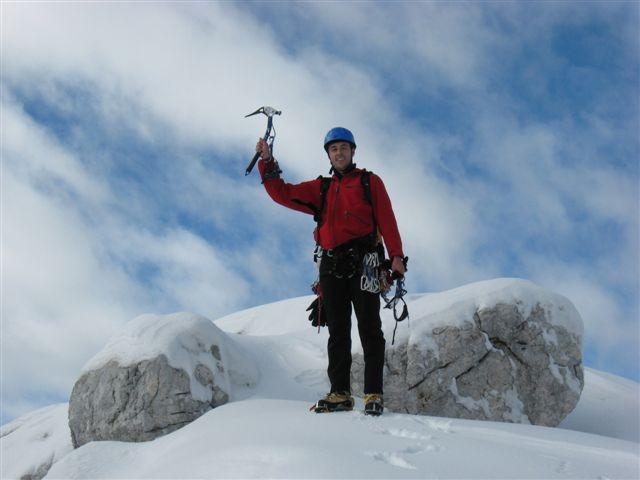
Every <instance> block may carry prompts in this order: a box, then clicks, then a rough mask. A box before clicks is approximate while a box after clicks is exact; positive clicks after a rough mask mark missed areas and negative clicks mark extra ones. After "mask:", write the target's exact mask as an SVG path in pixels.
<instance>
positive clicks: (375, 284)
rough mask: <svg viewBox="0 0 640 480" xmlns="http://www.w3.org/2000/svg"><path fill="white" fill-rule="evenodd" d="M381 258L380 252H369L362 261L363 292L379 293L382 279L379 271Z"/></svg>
mask: <svg viewBox="0 0 640 480" xmlns="http://www.w3.org/2000/svg"><path fill="white" fill-rule="evenodd" d="M378 267H380V258H379V257H378V252H368V253H366V254H365V255H364V257H363V259H362V276H361V277H360V290H362V291H363V292H371V293H379V292H380V279H379V277H378V271H379V268H378Z"/></svg>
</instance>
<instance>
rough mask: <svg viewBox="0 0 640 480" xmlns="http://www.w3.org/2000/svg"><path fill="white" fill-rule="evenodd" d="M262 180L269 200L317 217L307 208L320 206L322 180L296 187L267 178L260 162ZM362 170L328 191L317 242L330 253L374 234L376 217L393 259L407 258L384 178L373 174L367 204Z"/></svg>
mask: <svg viewBox="0 0 640 480" xmlns="http://www.w3.org/2000/svg"><path fill="white" fill-rule="evenodd" d="M258 168H259V170H260V176H261V177H262V179H263V183H264V188H265V189H266V190H267V193H268V194H269V196H270V197H271V198H272V199H273V200H274V201H275V202H277V203H279V204H280V205H284V206H285V207H288V208H291V209H293V210H297V211H299V212H304V213H308V214H310V215H313V214H314V211H313V209H311V208H310V207H309V206H307V205H305V204H311V205H314V206H316V207H319V206H320V184H321V182H322V181H321V180H320V179H319V178H317V179H315V180H311V181H308V182H302V183H298V184H296V185H293V184H290V183H285V182H284V180H282V179H281V178H279V177H277V178H272V179H266V180H265V178H264V172H265V164H264V162H263V161H262V160H260V161H259V162H258ZM361 173H362V170H360V169H358V168H356V169H353V170H352V171H350V172H348V173H346V174H345V175H335V174H334V175H333V177H332V178H331V184H330V185H329V189H328V190H327V193H326V197H325V202H324V208H323V210H322V223H321V224H320V228H319V230H317V231H316V232H315V233H314V235H315V239H316V242H318V244H319V245H320V246H321V247H322V248H324V249H330V248H335V247H337V246H339V245H342V244H344V243H346V242H348V241H350V240H353V239H356V238H360V237H364V236H366V235H369V234H370V233H373V229H374V223H373V217H374V216H375V219H376V222H377V224H378V229H379V230H380V233H381V234H382V238H383V240H384V244H385V246H386V249H387V253H388V255H389V257H390V258H393V257H403V256H404V254H403V251H402V240H401V239H400V232H399V231H398V224H397V223H396V217H395V215H394V213H393V208H392V207H391V200H390V199H389V195H388V194H387V190H386V189H385V187H384V183H382V180H381V179H380V177H378V176H377V175H376V174H374V173H371V176H370V185H371V204H369V202H367V200H366V199H365V195H364V188H363V187H362V184H361V183H360V175H361Z"/></svg>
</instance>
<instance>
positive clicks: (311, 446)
mask: <svg viewBox="0 0 640 480" xmlns="http://www.w3.org/2000/svg"><path fill="white" fill-rule="evenodd" d="M510 285H511V286H512V287H513V288H514V289H519V288H520V289H522V291H523V292H524V291H526V292H531V289H530V285H532V284H528V282H525V283H523V281H520V280H509V279H501V280H499V281H492V282H483V283H482V284H475V285H472V286H467V287H463V288H462V289H456V290H457V293H452V292H455V291H452V292H444V293H443V294H428V295H411V296H408V297H407V300H408V303H409V309H410V312H411V315H412V317H411V322H412V323H411V330H409V329H408V328H407V327H404V326H403V325H404V324H401V325H400V327H399V328H398V334H403V335H409V334H410V333H411V335H414V334H415V332H414V328H415V327H418V328H420V326H421V325H420V324H421V322H423V321H424V322H431V321H434V317H433V316H432V315H430V313H434V312H438V311H439V312H444V313H445V314H448V320H451V321H454V322H455V321H458V320H459V318H460V317H459V316H458V315H459V314H460V313H461V312H462V311H466V310H468V309H469V308H470V307H471V306H474V307H475V305H476V304H477V303H478V301H477V300H476V302H471V301H470V300H469V298H471V297H474V296H475V298H476V299H480V302H487V303H489V302H493V301H495V300H496V298H500V299H504V301H507V300H508V297H509V296H512V295H514V294H513V291H511V292H510V291H509V286H510ZM536 288H537V287H536ZM492 292H493V293H492ZM539 293H541V295H543V296H544V299H545V301H544V303H545V305H544V308H547V309H558V311H561V313H562V315H560V320H559V321H560V322H563V324H564V325H565V326H567V327H569V328H571V330H572V331H573V332H576V333H581V323H579V316H578V317H577V318H578V322H576V320H575V318H573V315H574V313H573V311H572V306H571V304H570V303H568V304H565V303H564V300H563V299H562V297H558V296H555V295H552V294H549V293H548V292H539ZM529 295H530V293H527V294H523V296H522V298H520V297H519V298H520V300H521V303H520V306H519V308H521V309H523V310H522V311H525V310H526V309H530V308H532V307H533V303H534V302H533V298H529ZM312 299H313V297H312V296H306V297H299V298H294V299H290V300H285V301H282V302H277V303H274V304H270V305H265V306H261V307H256V308H252V309H249V310H246V311H243V312H237V313H235V314H233V315H229V316H227V317H224V318H221V319H218V320H216V321H215V322H214V323H215V326H213V324H212V322H210V321H209V320H207V319H204V318H203V317H198V316H195V315H190V314H186V313H181V314H176V315H174V316H154V315H148V316H143V317H139V318H138V319H134V320H133V321H132V322H130V324H129V325H128V326H127V328H125V329H124V330H123V332H121V333H120V334H119V335H117V336H115V337H114V338H113V339H111V340H110V341H109V342H108V344H107V346H106V347H105V349H104V350H103V351H102V352H100V353H99V354H98V355H96V356H95V357H94V358H93V359H92V360H91V361H90V362H89V363H88V364H87V365H86V366H85V369H84V371H86V370H88V369H91V368H95V367H96V366H99V365H101V364H104V363H107V362H109V361H111V360H117V361H119V362H122V363H127V362H133V361H136V360H139V359H142V358H149V356H150V355H152V354H153V353H154V352H158V351H162V352H164V353H165V354H167V356H168V358H169V362H170V363H171V364H172V365H174V366H179V365H182V366H183V367H185V370H187V371H191V370H190V369H192V368H193V360H187V356H186V355H185V352H187V351H192V352H194V351H195V352H201V351H204V350H206V349H207V348H208V345H209V344H210V342H214V340H215V341H221V339H222V342H223V344H224V345H225V347H224V349H225V350H226V353H225V354H224V355H228V356H227V358H225V361H231V362H236V363H235V364H234V368H235V369H236V370H237V373H238V374H239V375H242V374H244V377H245V378H251V379H253V382H254V385H253V386H252V387H250V388H249V387H247V386H246V385H241V384H240V383H241V382H240V383H238V384H234V385H233V391H232V396H231V398H232V400H233V401H231V402H230V403H228V404H226V405H223V406H221V407H218V408H216V409H214V410H211V411H210V412H208V413H206V414H205V415H203V416H202V417H200V418H199V419H197V420H196V421H194V422H192V423H191V424H189V425H187V426H186V427H184V428H182V429H180V430H178V431H176V432H173V433H171V434H169V435H167V436H165V437H161V438H158V439H156V440H154V441H151V442H144V443H124V442H92V443H89V444H87V445H84V446H82V447H81V448H79V449H77V450H73V449H72V447H71V439H70V433H69V429H68V425H67V405H66V404H65V405H54V406H51V407H48V408H45V409H42V410H39V411H36V412H33V413H31V414H29V415H26V416H24V417H21V418H19V419H17V420H15V421H13V422H11V423H9V424H7V425H4V426H3V427H2V429H1V431H0V435H1V436H2V439H1V440H2V441H1V460H2V461H1V462H0V463H1V472H0V473H1V477H2V478H3V479H5V478H7V479H11V478H20V477H23V476H25V475H29V474H33V473H34V472H36V471H37V470H38V468H40V467H41V466H42V465H44V466H45V467H47V466H48V465H49V464H51V463H53V466H52V467H51V469H50V470H49V473H48V475H47V477H46V478H60V479H62V478H64V479H73V478H87V479H88V478H91V479H94V478H95V479H98V478H113V479H116V478H149V479H151V478H154V479H155V478H158V479H159V478H371V479H375V478H562V479H564V478H576V479H577V478H639V477H640V467H639V462H640V454H639V449H640V444H639V442H640V435H639V420H640V419H639V415H638V405H639V403H638V398H639V395H640V386H639V385H638V384H637V383H635V382H632V381H629V380H625V379H623V378H620V377H616V376H614V375H611V374H608V373H605V372H600V371H596V370H592V369H585V387H584V390H583V393H582V397H581V399H580V402H579V404H578V406H577V408H576V409H575V410H574V412H572V413H571V414H570V415H569V416H568V417H567V418H566V419H565V420H564V421H563V422H562V424H561V425H560V427H558V428H545V427H537V426H532V425H523V424H505V423H495V422H481V421H470V420H459V419H448V418H436V417H428V416H416V415H408V414H396V413H390V412H386V413H385V414H384V415H383V416H381V417H378V418H373V417H368V416H365V415H363V414H362V413H361V409H362V399H357V404H356V407H357V410H356V411H353V412H347V413H337V414H324V415H317V414H314V413H311V412H309V407H310V406H311V404H312V403H313V402H314V401H315V400H316V399H317V398H318V396H319V395H322V394H324V393H326V391H327V390H328V383H327V380H326V374H325V369H326V352H325V349H326V335H327V333H326V329H322V330H321V332H320V334H318V333H317V329H315V328H313V327H311V326H310V324H309V322H308V321H307V319H306V317H307V314H306V312H305V309H306V307H307V306H308V305H309V303H311V301H312ZM447 305H448V306H449V308H447ZM561 307H562V310H560V308H561ZM456 310H457V311H456ZM576 315H577V314H576ZM383 319H384V320H383V321H384V324H385V330H386V331H385V334H386V335H387V337H388V338H390V333H391V331H392V330H393V326H394V322H393V320H392V318H391V317H390V313H389V312H388V311H383ZM423 319H424V320H423ZM178 326H179V327H180V328H179V329H178ZM211 327H213V328H211ZM354 329H355V326H354ZM178 331H179V332H178ZM185 331H186V335H185V334H184V332H185ZM222 331H224V332H226V335H221V332H222ZM177 332H178V334H176V333H177ZM180 332H181V333H180ZM401 332H402V333H401ZM353 338H354V350H357V349H359V348H360V346H359V342H358V341H357V334H355V330H354V337H353ZM198 339H199V340H198ZM224 355H223V356H224ZM202 361H203V362H204V361H205V359H204V357H203V358H202ZM256 370H258V371H256ZM452 388H455V385H452ZM477 406H478V408H482V405H477ZM513 410H514V416H518V415H519V413H518V412H519V411H521V406H519V404H518V398H517V395H516V392H514V401H513Z"/></svg>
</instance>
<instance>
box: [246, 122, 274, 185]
mask: <svg viewBox="0 0 640 480" xmlns="http://www.w3.org/2000/svg"><path fill="white" fill-rule="evenodd" d="M272 125H273V120H272V119H271V117H269V118H268V120H267V131H266V132H265V134H264V137H262V139H263V140H264V141H265V142H266V141H267V140H269V136H270V135H271V127H272ZM259 158H260V152H256V154H255V155H254V156H253V158H252V159H251V162H250V163H249V165H248V166H247V169H246V170H245V172H244V176H245V177H246V176H247V175H249V174H250V173H251V170H253V167H255V166H256V162H257V161H258V159H259Z"/></svg>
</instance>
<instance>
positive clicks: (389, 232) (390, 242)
mask: <svg viewBox="0 0 640 480" xmlns="http://www.w3.org/2000/svg"><path fill="white" fill-rule="evenodd" d="M371 203H372V204H373V211H374V215H375V218H376V221H377V223H378V228H379V229H380V233H381V234H382V238H383V239H384V244H385V246H386V248H387V253H388V254H389V258H393V257H404V253H403V250H402V239H401V238H400V231H399V230H398V223H397V222H396V216H395V214H394V213H393V207H392V206H391V199H390V198H389V195H388V194H387V189H386V188H385V186H384V183H383V182H382V179H381V178H380V177H378V176H377V175H375V174H371Z"/></svg>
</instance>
